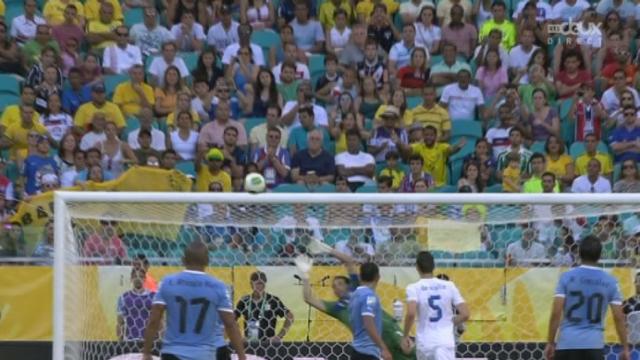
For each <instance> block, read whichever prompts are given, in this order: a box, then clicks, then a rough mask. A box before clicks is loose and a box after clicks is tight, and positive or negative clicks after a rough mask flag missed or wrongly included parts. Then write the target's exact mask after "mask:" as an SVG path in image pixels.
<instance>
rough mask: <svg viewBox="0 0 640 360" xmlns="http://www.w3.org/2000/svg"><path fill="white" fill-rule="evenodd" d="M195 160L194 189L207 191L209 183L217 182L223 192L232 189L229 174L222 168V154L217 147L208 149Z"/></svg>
mask: <svg viewBox="0 0 640 360" xmlns="http://www.w3.org/2000/svg"><path fill="white" fill-rule="evenodd" d="M203 155H204V156H203V157H201V158H199V159H198V160H196V163H195V165H196V174H197V175H196V191H209V184H211V183H212V182H214V181H215V182H219V183H221V184H222V186H223V189H224V191H225V192H229V191H232V190H233V189H232V184H231V176H230V175H229V174H228V173H227V172H225V171H224V170H222V165H223V164H224V160H225V159H224V154H223V153H222V150H220V149H218V148H212V149H209V150H208V151H207V152H206V153H203Z"/></svg>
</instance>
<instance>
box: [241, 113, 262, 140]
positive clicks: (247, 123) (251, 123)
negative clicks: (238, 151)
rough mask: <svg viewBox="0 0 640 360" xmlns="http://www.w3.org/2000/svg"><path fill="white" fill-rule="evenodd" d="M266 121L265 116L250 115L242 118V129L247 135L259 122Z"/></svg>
mask: <svg viewBox="0 0 640 360" xmlns="http://www.w3.org/2000/svg"><path fill="white" fill-rule="evenodd" d="M265 122H267V119H266V118H263V117H250V118H246V119H244V131H245V132H246V133H247V136H249V135H250V134H251V130H252V129H253V128H254V127H256V126H258V125H261V124H264V123H265Z"/></svg>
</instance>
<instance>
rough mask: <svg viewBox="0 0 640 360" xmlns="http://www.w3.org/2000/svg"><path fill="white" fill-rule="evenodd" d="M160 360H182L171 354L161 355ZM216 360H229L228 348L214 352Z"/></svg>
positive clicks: (220, 348) (229, 352) (221, 348)
mask: <svg viewBox="0 0 640 360" xmlns="http://www.w3.org/2000/svg"><path fill="white" fill-rule="evenodd" d="M160 359H161V360H182V359H180V358H179V357H177V356H175V355H173V354H162V355H161V356H160ZM216 360H231V351H229V347H228V346H223V347H219V348H218V350H217V351H216Z"/></svg>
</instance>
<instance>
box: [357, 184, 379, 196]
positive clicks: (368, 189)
mask: <svg viewBox="0 0 640 360" xmlns="http://www.w3.org/2000/svg"><path fill="white" fill-rule="evenodd" d="M377 192H378V187H377V186H376V185H362V186H360V187H359V188H358V190H356V193H363V194H366V193H377Z"/></svg>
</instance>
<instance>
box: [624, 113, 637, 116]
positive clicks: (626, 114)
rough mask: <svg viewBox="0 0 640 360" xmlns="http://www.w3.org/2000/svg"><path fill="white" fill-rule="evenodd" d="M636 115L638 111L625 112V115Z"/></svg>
mask: <svg viewBox="0 0 640 360" xmlns="http://www.w3.org/2000/svg"><path fill="white" fill-rule="evenodd" d="M635 115H636V113H634V112H626V113H624V116H635Z"/></svg>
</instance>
